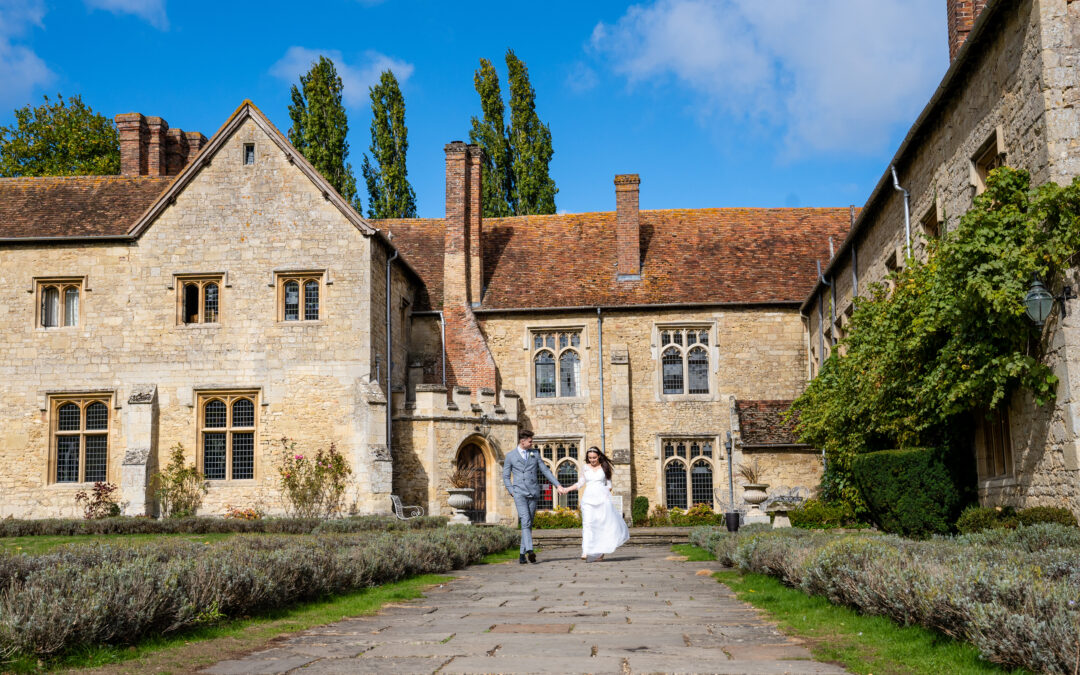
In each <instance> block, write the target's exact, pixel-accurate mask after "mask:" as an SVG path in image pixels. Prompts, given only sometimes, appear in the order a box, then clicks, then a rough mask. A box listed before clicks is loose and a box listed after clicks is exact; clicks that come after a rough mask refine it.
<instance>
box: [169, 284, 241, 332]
mask: <svg viewBox="0 0 1080 675" xmlns="http://www.w3.org/2000/svg"><path fill="white" fill-rule="evenodd" d="M210 284H214V285H216V286H217V311H216V314H215V316H214V320H213V321H207V320H206V287H207V286H208V285H210ZM191 285H194V286H196V287H197V288H198V293H199V307H198V311H197V313H196V320H195V321H186V320H185V319H186V317H185V316H184V309H185V306H184V305H185V303H184V294H185V292H186V291H187V288H188V287H189V286H191ZM227 287H228V276H227V275H226V273H225V272H204V273H196V272H182V273H177V274H174V275H173V288H175V289H176V325H177V326H181V327H187V328H191V327H195V326H205V327H215V326H220V325H221V315H222V298H223V296H224V295H225V293H224V289H225V288H227Z"/></svg>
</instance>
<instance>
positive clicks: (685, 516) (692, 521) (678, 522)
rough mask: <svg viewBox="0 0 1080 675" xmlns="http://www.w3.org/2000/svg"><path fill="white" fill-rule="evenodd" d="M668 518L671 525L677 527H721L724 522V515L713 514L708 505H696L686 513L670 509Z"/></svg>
mask: <svg viewBox="0 0 1080 675" xmlns="http://www.w3.org/2000/svg"><path fill="white" fill-rule="evenodd" d="M669 516H670V518H671V524H672V525H674V526H677V527H685V526H701V525H721V524H723V522H724V514H722V513H714V512H713V510H712V508H711V507H710V506H709V505H708V504H697V505H695V506H692V507H690V508H689V509H688V510H686V511H683V510H682V509H671V511H670V513H669Z"/></svg>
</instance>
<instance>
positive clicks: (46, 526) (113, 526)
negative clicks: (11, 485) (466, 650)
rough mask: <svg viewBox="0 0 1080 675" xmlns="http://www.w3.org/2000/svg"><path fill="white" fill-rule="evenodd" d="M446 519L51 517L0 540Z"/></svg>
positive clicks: (299, 529) (371, 527) (3, 527)
mask: <svg viewBox="0 0 1080 675" xmlns="http://www.w3.org/2000/svg"><path fill="white" fill-rule="evenodd" d="M446 522H447V521H446V518H444V517H442V516H424V517H422V518H413V519H411V520H398V519H397V518H395V517H394V516H355V517H352V518H341V519H337V520H319V519H317V518H263V519H262V520H239V519H235V518H206V517H191V518H165V519H162V520H155V519H153V518H141V517H135V518H128V517H121V518H102V519H100V520H74V519H59V518H50V519H43V520H16V519H14V518H7V519H4V520H0V537H27V536H35V535H50V536H56V535H73V534H210V533H231V532H257V533H264V534H312V533H318V532H369V531H377V530H394V531H397V530H417V529H427V528H432V527H444V526H445V525H446Z"/></svg>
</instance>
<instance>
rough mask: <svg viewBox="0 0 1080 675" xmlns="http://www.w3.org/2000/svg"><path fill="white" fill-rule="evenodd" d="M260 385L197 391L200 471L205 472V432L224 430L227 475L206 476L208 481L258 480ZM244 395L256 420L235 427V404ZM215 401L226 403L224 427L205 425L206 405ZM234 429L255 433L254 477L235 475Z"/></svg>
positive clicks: (196, 427) (216, 482) (197, 445)
mask: <svg viewBox="0 0 1080 675" xmlns="http://www.w3.org/2000/svg"><path fill="white" fill-rule="evenodd" d="M260 393H261V392H260V390H259V389H204V390H200V391H198V392H196V397H195V435H196V450H195V466H197V467H198V468H199V471H200V472H202V473H203V475H204V476H205V474H206V471H205V465H204V462H205V459H206V454H205V450H206V448H205V444H204V439H205V434H206V433H225V477H224V478H206V480H207V482H209V483H211V484H245V483H253V482H255V481H256V480H257V479H258V478H259V475H260V471H259V468H260V467H259V464H260V462H259V430H260V420H259V411H260V409H261V408H262V404H261V403H260V399H259V394H260ZM241 399H247V400H249V401H251V404H252V409H253V414H254V420H253V426H251V427H236V426H234V424H233V404H234V403H236V402H237V401H239V400H241ZM212 401H221V402H222V403H224V404H225V414H226V422H225V426H224V427H207V426H206V406H207V405H208V404H209V403H211V402H212ZM234 433H245V434H246V433H250V434H251V437H252V449H251V453H252V457H251V463H252V466H251V478H233V477H232V472H233V434H234Z"/></svg>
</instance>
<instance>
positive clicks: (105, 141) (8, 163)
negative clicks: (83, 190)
mask: <svg viewBox="0 0 1080 675" xmlns="http://www.w3.org/2000/svg"><path fill="white" fill-rule="evenodd" d="M118 173H120V137H119V135H118V134H117V132H116V125H114V124H113V121H112V120H111V119H109V118H108V117H105V116H104V115H100V114H98V113H95V112H94V111H93V110H91V109H90V106H88V105H86V104H85V103H83V102H82V98H80V97H79V96H78V95H75V96H72V97H71V98H70V99H68V100H67V101H65V100H64V97H63V96H57V101H56V102H55V103H54V102H52V101H50V100H49V97H48V96H46V97H45V102H44V103H43V104H41V105H39V106H37V107H33V106H31V105H30V104H27V105H25V106H23V107H22V108H19V109H18V110H16V111H15V123H14V124H13V125H11V126H10V127H0V176H92V175H109V174H118Z"/></svg>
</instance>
